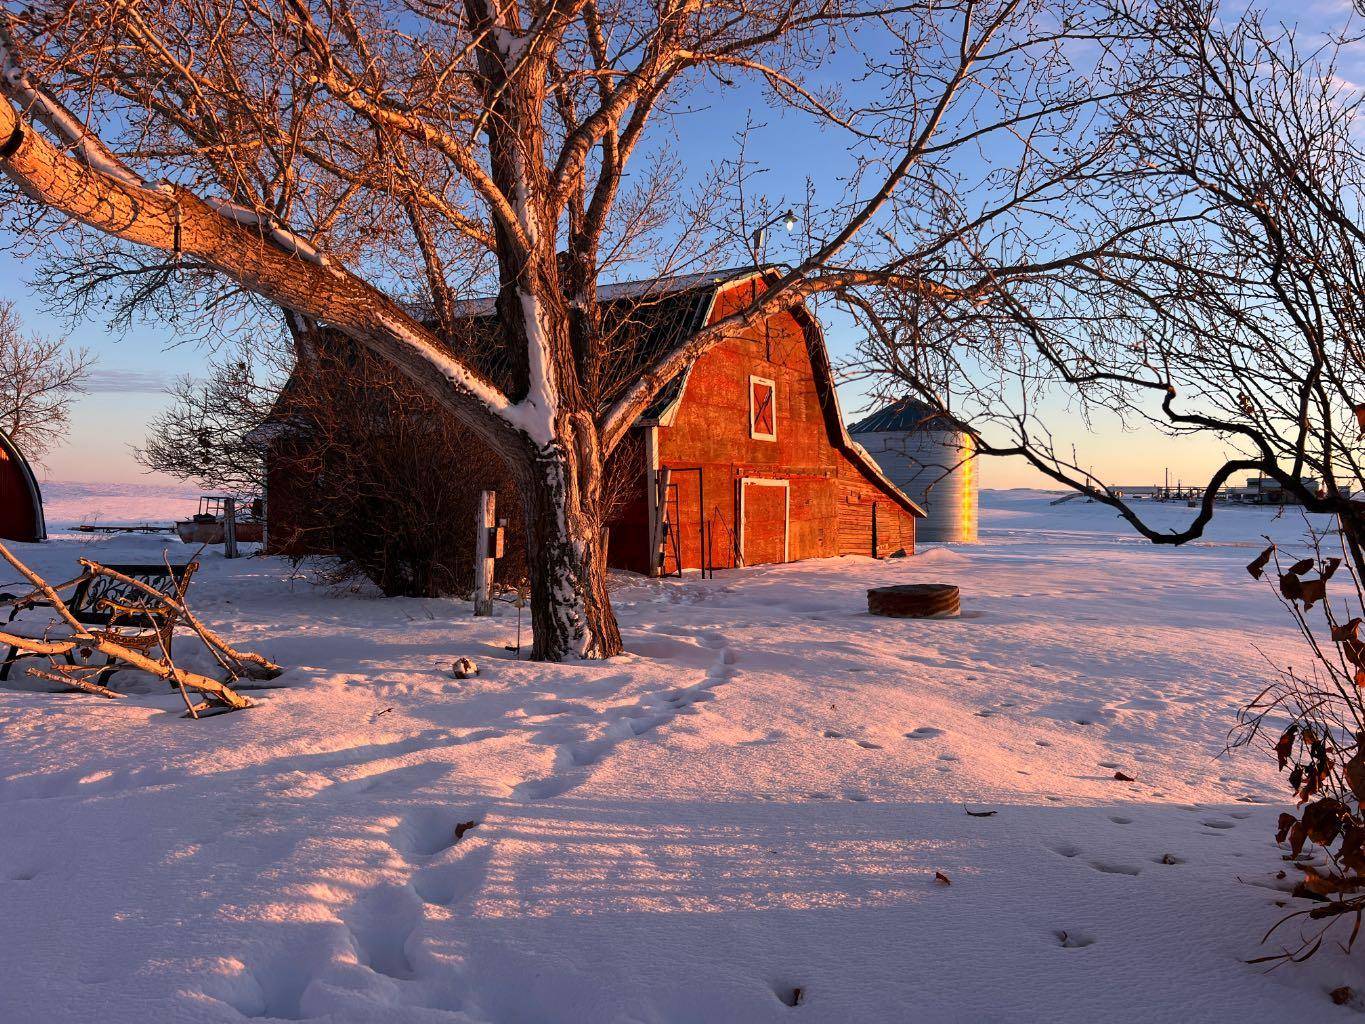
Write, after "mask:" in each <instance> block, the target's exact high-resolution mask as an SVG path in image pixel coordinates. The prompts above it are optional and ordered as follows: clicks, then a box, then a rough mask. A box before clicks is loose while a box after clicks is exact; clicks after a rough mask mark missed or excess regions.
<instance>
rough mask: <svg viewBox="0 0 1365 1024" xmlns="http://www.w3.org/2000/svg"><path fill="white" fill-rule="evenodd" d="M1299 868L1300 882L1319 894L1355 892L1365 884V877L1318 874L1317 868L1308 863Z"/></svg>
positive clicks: (1310, 890)
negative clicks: (1301, 877) (1301, 875)
mask: <svg viewBox="0 0 1365 1024" xmlns="http://www.w3.org/2000/svg"><path fill="white" fill-rule="evenodd" d="M1299 870H1300V871H1302V872H1303V882H1302V883H1300V884H1301V885H1302V886H1303V887H1304V888H1305V889H1307V890H1308V891H1309V892H1312V893H1317V894H1318V895H1319V896H1331V895H1333V894H1334V893H1339V892H1355V891H1357V890H1358V889H1360V888H1361V887H1362V886H1365V878H1346V877H1344V876H1342V875H1323V874H1319V873H1318V870H1317V869H1316V868H1314V867H1313V866H1312V865H1309V864H1300V865H1299ZM1296 888H1297V887H1296Z"/></svg>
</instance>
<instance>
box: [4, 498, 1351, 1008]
mask: <svg viewBox="0 0 1365 1024" xmlns="http://www.w3.org/2000/svg"><path fill="white" fill-rule="evenodd" d="M1057 493H1058V492H1049V491H1040V490H1033V489H1011V490H986V491H983V492H982V495H981V542H980V543H977V544H973V545H961V546H957V545H924V546H923V548H922V550H921V552H920V553H919V554H917V555H915V556H914V557H912V558H906V559H890V560H886V561H882V562H877V561H873V560H871V559H868V558H852V557H851V558H840V559H825V560H818V561H809V562H801V563H793V564H788V565H772V566H760V567H754V568H750V569H741V570H730V571H718V572H717V573H716V576H715V578H714V579H710V580H702V579H700V578H698V577H697V576H696V575H695V574H694V575H689V576H688V577H686V578H683V579H669V580H650V579H644V578H642V577H633V576H628V575H625V574H615V575H614V576H613V587H614V593H613V601H614V603H615V606H616V608H617V611H618V614H619V617H620V621H621V626H622V631H623V634H624V637H625V641H626V647H627V651H628V653H627V654H626V655H624V656H623V657H620V658H617V659H613V660H611V661H609V662H603V663H588V664H568V665H545V664H537V663H531V662H528V661H523V660H519V659H517V658H516V656H515V654H514V652H510V651H508V650H506V649H505V648H506V647H508V646H509V645H511V646H514V645H515V642H516V637H517V615H516V610H515V609H513V608H510V607H507V606H499V607H498V609H497V614H496V615H495V616H494V617H493V618H491V619H481V620H476V619H473V618H472V617H470V615H469V614H468V608H467V606H466V604H465V603H464V602H460V601H454V600H416V599H387V600H384V599H377V598H375V597H373V596H372V595H369V594H365V593H351V592H343V591H338V590H336V589H326V588H320V587H317V586H315V585H314V584H312V583H311V582H309V581H308V579H306V578H304V577H303V576H300V575H299V574H297V573H295V572H294V571H293V570H292V568H291V567H290V566H289V564H288V563H287V562H285V561H283V560H280V559H274V558H261V557H253V558H246V559H241V560H238V561H232V562H229V561H225V560H224V559H223V558H222V557H221V553H220V552H218V551H208V552H206V553H205V554H204V556H203V561H204V567H203V569H202V570H201V571H200V573H199V575H198V576H197V577H196V579H195V582H194V585H193V588H192V590H191V593H190V604H191V606H192V607H194V608H195V610H196V611H197V612H198V613H199V614H200V615H201V616H202V617H203V618H204V619H205V620H206V622H207V623H208V624H209V625H210V626H212V627H214V628H217V629H222V630H225V631H226V632H227V633H229V634H231V635H232V636H234V637H236V638H237V639H239V640H240V641H241V642H242V643H243V644H244V646H247V647H248V648H251V649H255V650H260V651H261V652H262V653H264V654H266V655H267V656H269V657H272V658H274V659H275V660H277V661H279V662H280V663H281V664H283V665H285V666H286V668H287V671H286V673H285V674H284V675H283V676H282V677H280V679H279V680H278V682H279V683H280V684H281V685H282V688H281V689H272V690H263V691H254V692H252V693H251V696H252V698H253V700H255V701H256V702H257V706H256V707H255V708H253V709H251V710H248V711H245V712H240V713H234V714H230V715H223V716H218V717H214V718H208V719H205V720H202V721H199V722H190V721H185V720H182V719H181V718H180V717H179V712H180V711H182V710H183V705H181V704H180V698H179V696H178V695H177V694H175V693H169V692H166V690H165V689H164V687H161V686H154V685H152V684H151V682H150V681H147V680H142V681H140V680H139V677H137V676H136V675H135V674H133V673H123V674H121V675H120V676H115V685H116V686H117V687H119V688H121V689H125V690H127V691H129V692H130V696H129V697H128V698H127V699H126V700H122V701H116V702H114V701H109V702H106V701H101V700H98V699H94V698H89V697H85V696H75V695H53V694H39V693H34V692H26V691H25V690H23V689H21V688H22V687H24V686H32V685H34V684H31V683H29V684H26V683H23V682H19V681H16V680H12V681H11V685H13V686H15V687H18V688H16V689H5V690H0V807H3V815H4V820H5V822H6V825H7V827H6V828H5V829H4V830H3V832H0V899H3V903H4V906H5V908H6V913H5V915H3V917H2V918H0V945H3V948H4V949H5V951H6V960H7V966H6V969H5V971H4V974H3V976H4V978H5V981H6V984H5V985H4V986H3V987H0V1020H3V1021H16V1022H24V1024H27V1022H44V1024H46V1022H66V1021H71V1022H85V1021H91V1022H94V1021H99V1022H101V1024H133V1022H139V1024H141V1022H145V1021H177V1022H178V1021H187V1022H201V1021H202V1022H241V1021H243V1020H318V1021H336V1022H380V1021H384V1022H401V1024H407V1022H414V1024H419V1022H420V1024H428V1022H431V1024H436V1022H441V1024H472V1022H481V1024H504V1022H506V1024H512V1022H527V1024H557V1022H583V1021H592V1022H594V1024H597V1022H631V1024H643V1022H649V1024H674V1022H703V1021H705V1022H731V1021H733V1022H766V1021H775V1022H776V1021H793V1020H803V1021H822V1022H823V1021H829V1022H844V1021H888V1022H892V1021H894V1022H900V1021H925V1022H939V1021H943V1022H996V1021H1003V1022H1052V1021H1062V1022H1078V1024H1079V1022H1091V1021H1095V1020H1106V1021H1119V1022H1126V1021H1133V1022H1138V1021H1142V1022H1164V1021H1170V1022H1175V1021H1181V1022H1186V1021H1210V1022H1221V1021H1230V1022H1231V1021H1238V1022H1240V1021H1246V1020H1263V1019H1265V1020H1269V1019H1281V1018H1284V1019H1305V1020H1315V1021H1316V1020H1324V1021H1328V1020H1336V1019H1341V1020H1349V1019H1356V1014H1357V1013H1359V1012H1362V1011H1365V998H1362V996H1361V995H1358V994H1357V995H1353V996H1352V997H1351V998H1350V1000H1348V1001H1347V1002H1346V1003H1345V1004H1344V1005H1335V1004H1334V1003H1333V1001H1332V999H1331V998H1330V996H1329V993H1331V992H1332V991H1334V990H1339V989H1340V988H1341V987H1342V986H1348V987H1350V988H1351V989H1352V990H1353V991H1354V993H1365V970H1362V967H1361V964H1360V963H1359V959H1358V957H1354V956H1351V955H1348V954H1346V953H1344V952H1343V951H1342V950H1341V949H1340V948H1338V947H1337V946H1336V945H1335V944H1333V943H1328V944H1326V945H1324V947H1323V949H1322V950H1321V952H1319V954H1318V955H1317V956H1316V957H1314V958H1313V959H1312V960H1310V961H1309V962H1307V963H1306V964H1303V965H1300V966H1285V967H1281V968H1279V969H1276V970H1274V971H1268V970H1267V969H1266V966H1265V965H1253V964H1249V963H1247V961H1248V960H1250V959H1252V958H1255V957H1258V956H1264V955H1266V954H1268V953H1274V952H1277V951H1279V949H1280V948H1281V946H1280V945H1279V944H1278V943H1279V942H1280V941H1283V942H1285V943H1291V944H1292V943H1293V941H1294V940H1295V938H1296V936H1297V930H1296V928H1295V927H1294V926H1292V925H1291V926H1288V930H1287V931H1286V930H1285V929H1282V930H1281V931H1282V932H1283V933H1284V934H1281V933H1277V934H1276V937H1275V940H1274V941H1272V942H1271V943H1268V944H1265V945H1262V944H1261V943H1260V938H1261V936H1262V935H1263V934H1264V933H1265V932H1266V931H1267V930H1268V929H1269V928H1270V927H1271V926H1272V925H1273V924H1275V922H1276V921H1278V920H1279V919H1280V918H1282V917H1283V916H1284V915H1285V914H1286V913H1288V912H1290V911H1292V910H1296V909H1304V908H1305V907H1306V906H1308V904H1306V903H1305V901H1303V900H1300V899H1296V898H1293V897H1292V896H1291V895H1290V892H1289V890H1290V889H1291V888H1292V887H1293V884H1294V882H1295V878H1294V877H1292V876H1291V877H1287V878H1281V877H1279V876H1280V875H1281V874H1284V873H1285V871H1284V869H1285V868H1287V867H1288V865H1287V864H1286V863H1285V861H1284V860H1283V859H1282V856H1283V854H1284V853H1285V852H1286V851H1285V850H1283V849H1281V848H1280V847H1278V846H1277V845H1276V843H1275V841H1274V831H1275V821H1276V817H1277V816H1278V814H1279V813H1280V811H1282V810H1285V809H1289V808H1290V807H1291V804H1292V801H1291V798H1290V796H1289V793H1288V789H1287V786H1286V785H1285V783H1284V781H1283V779H1282V777H1280V776H1278V775H1277V774H1276V771H1275V764H1274V761H1273V759H1272V758H1269V757H1267V756H1266V755H1265V753H1264V752H1263V751H1259V750H1257V751H1245V750H1244V751H1237V752H1233V753H1231V754H1228V753H1224V745H1225V743H1226V741H1227V735H1228V730H1229V728H1230V727H1231V726H1232V725H1233V724H1234V719H1235V714H1236V711H1237V709H1238V708H1239V707H1240V706H1242V704H1243V703H1244V702H1245V701H1246V700H1247V699H1248V698H1249V697H1251V696H1252V695H1253V694H1254V693H1255V692H1257V691H1258V690H1259V689H1260V688H1261V687H1262V686H1263V685H1264V683H1265V682H1266V681H1267V680H1268V678H1269V674H1270V672H1271V668H1270V664H1272V663H1273V664H1276V665H1305V664H1307V658H1306V654H1305V651H1304V650H1303V648H1302V642H1301V641H1300V640H1299V638H1298V636H1297V634H1296V632H1295V631H1294V628H1293V624H1292V622H1291V621H1290V620H1289V618H1288V617H1287V616H1286V615H1285V613H1284V612H1283V610H1282V609H1281V608H1280V606H1279V605H1278V603H1277V602H1276V601H1275V600H1274V598H1273V597H1272V595H1271V593H1270V591H1269V589H1268V587H1267V586H1266V585H1265V584H1264V583H1261V584H1257V583H1255V582H1253V581H1252V580H1251V579H1250V578H1249V577H1248V575H1247V573H1246V571H1245V565H1246V563H1247V562H1248V561H1250V560H1251V557H1252V556H1253V555H1254V553H1255V551H1256V550H1258V549H1259V548H1260V547H1261V546H1262V545H1263V544H1264V541H1263V539H1262V538H1263V537H1264V536H1267V535H1268V536H1271V537H1273V538H1275V539H1276V540H1277V541H1279V542H1280V543H1282V544H1284V545H1285V546H1286V548H1287V549H1293V550H1299V548H1297V547H1296V545H1302V544H1303V543H1304V541H1305V540H1306V532H1307V527H1308V521H1306V520H1305V517H1304V516H1303V515H1302V514H1301V513H1299V512H1297V511H1294V510H1287V511H1285V512H1283V513H1282V514H1281V513H1279V512H1278V510H1274V509H1264V508H1229V509H1220V510H1219V512H1218V514H1217V515H1216V516H1215V518H1214V520H1213V523H1212V524H1211V525H1210V528H1209V530H1208V534H1207V536H1206V537H1205V538H1202V539H1201V540H1199V541H1197V542H1194V543H1192V544H1190V545H1187V546H1185V547H1183V548H1180V549H1174V550H1173V549H1170V548H1157V547H1154V546H1152V545H1150V544H1148V543H1146V542H1145V541H1143V540H1142V539H1141V538H1140V537H1138V536H1137V535H1136V534H1135V533H1133V532H1132V530H1131V529H1128V528H1127V527H1125V526H1124V524H1122V523H1121V522H1120V521H1119V520H1118V519H1117V517H1116V516H1115V514H1114V513H1113V512H1112V510H1109V509H1106V508H1104V507H1102V506H1097V505H1094V504H1088V503H1086V502H1084V501H1083V500H1080V499H1077V500H1073V501H1069V502H1067V503H1065V504H1062V505H1056V506H1054V505H1051V504H1049V502H1050V501H1051V500H1052V499H1053V498H1055V497H1056V496H1057ZM44 494H45V497H46V498H47V500H48V522H49V530H50V531H51V533H52V534H53V537H54V539H53V540H52V541H50V542H48V543H46V544H42V545H15V546H14V547H15V550H16V553H18V554H19V555H20V557H22V558H24V559H26V560H28V561H29V563H30V564H31V565H32V566H33V567H34V568H35V569H36V570H38V571H39V572H41V573H44V574H47V575H48V576H49V577H50V578H63V579H65V578H69V576H70V575H71V572H70V570H71V569H72V568H73V566H74V565H75V563H76V559H77V558H79V557H93V558H96V559H99V560H103V561H111V562H128V561H140V562H148V561H160V560H161V558H162V557H163V552H168V553H169V555H170V556H171V557H172V558H175V557H176V556H177V555H180V556H181V557H183V555H184V554H185V553H187V552H188V550H189V549H187V548H185V547H183V546H181V545H179V544H178V542H176V541H173V540H171V541H168V540H167V539H166V538H165V537H157V536H113V537H107V538H101V537H90V536H85V535H80V534H72V533H70V532H68V531H69V528H70V527H71V526H72V525H74V524H75V523H77V522H81V521H91V517H96V519H97V521H100V522H106V523H112V522H137V521H164V520H167V519H170V518H173V517H175V516H177V515H181V514H183V513H184V512H186V511H193V508H194V503H195V499H196V497H197V495H196V493H195V492H194V490H193V488H167V487H162V486H161V485H156V484H145V485H100V484H83V485H77V484H69V483H52V482H50V483H47V484H45V485H44ZM1141 508H1142V509H1143V510H1144V511H1145V512H1147V513H1150V514H1151V516H1152V517H1153V518H1154V519H1155V520H1156V521H1157V523H1158V525H1162V526H1165V527H1167V528H1173V527H1175V526H1177V525H1179V524H1181V523H1183V522H1184V521H1186V520H1187V519H1188V517H1189V516H1190V515H1191V514H1192V510H1190V509H1188V508H1186V507H1185V506H1184V505H1183V504H1179V505H1178V504H1170V505H1157V504H1154V503H1142V505H1141ZM1314 525H1315V526H1317V527H1322V526H1324V525H1325V523H1323V522H1322V521H1320V520H1318V521H1315V522H1314ZM930 581H944V582H951V583H955V584H957V585H958V586H960V588H961V590H962V595H963V597H962V603H963V614H962V615H961V617H959V618H953V619H943V620H933V621H912V620H891V619H879V618H874V617H871V616H869V615H868V614H867V611H866V599H865V591H866V588H867V587H869V586H875V585H881V584H885V583H893V582H930ZM523 638H524V637H523ZM180 643H181V641H177V645H179V644H180ZM177 656H178V659H179V657H181V656H182V651H181V649H180V648H179V646H178V648H177ZM183 656H184V657H185V658H186V663H187V666H188V667H194V666H195V664H197V662H196V661H195V659H196V658H200V657H202V654H201V653H199V652H194V651H192V650H190V645H189V644H188V642H186V643H185V644H184V650H183ZM459 656H468V657H471V658H473V659H475V660H476V661H477V662H478V664H479V665H480V667H481V672H480V674H479V675H478V676H477V677H476V678H474V679H469V680H463V681H456V680H454V679H452V678H450V675H449V666H450V663H451V661H452V660H453V659H454V658H456V657H459ZM203 667H207V666H206V665H204V666H203ZM1116 773H1121V774H1123V775H1125V776H1127V777H1129V778H1130V779H1131V780H1132V781H1122V780H1120V779H1117V778H1116V777H1115V775H1116ZM969 811H970V812H977V813H982V812H987V811H991V812H995V813H993V814H991V815H990V816H986V817H979V816H976V815H975V814H971V813H968V812H969ZM471 822H472V823H473V825H472V827H467V828H465V827H462V828H457V826H466V825H468V823H471ZM936 874H941V875H942V876H944V877H945V878H947V879H949V880H950V882H951V884H946V885H945V884H943V882H941V881H938V880H936ZM798 990H799V996H798V995H797V992H798ZM793 1003H795V1005H792V1004H793Z"/></svg>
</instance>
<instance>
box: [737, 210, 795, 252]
mask: <svg viewBox="0 0 1365 1024" xmlns="http://www.w3.org/2000/svg"><path fill="white" fill-rule="evenodd" d="M778 221H781V222H782V226H783V227H784V228H786V229H787V234H791V233H792V232H793V231H795V230H796V225H797V224H798V223H800V222H799V221H798V220H797V218H796V212H795V211H794V210H790V209H789V210H787V212H786V213H779V214H778V215H777V216H776V217H774V218H773V219H772V220H770V221H768V222H767V223H766V224H764V225H763V226H762V227H760V228H756V229H755V230H754V231H753V232H752V233H751V234H750V235H749V240H750V241H751V242H753V243H754V252H755V253H757V252H758V251H759V250H760V249H762V248H763V246H764V244H765V243H766V242H767V241H768V229H769V228H770V227H772V226H773V225H774V224H776V223H777V222H778Z"/></svg>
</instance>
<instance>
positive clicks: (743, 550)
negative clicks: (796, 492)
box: [739, 477, 791, 565]
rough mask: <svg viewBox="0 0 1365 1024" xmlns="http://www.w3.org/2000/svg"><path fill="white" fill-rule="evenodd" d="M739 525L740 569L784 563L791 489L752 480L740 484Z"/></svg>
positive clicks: (773, 482) (780, 482)
mask: <svg viewBox="0 0 1365 1024" xmlns="http://www.w3.org/2000/svg"><path fill="white" fill-rule="evenodd" d="M739 524H740V525H739V557H740V563H741V564H742V565H762V564H764V563H767V562H785V561H787V556H788V553H789V550H790V537H791V488H790V485H789V484H788V482H787V481H786V480H766V479H759V478H755V477H745V478H744V479H743V480H741V481H740V482H739Z"/></svg>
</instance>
